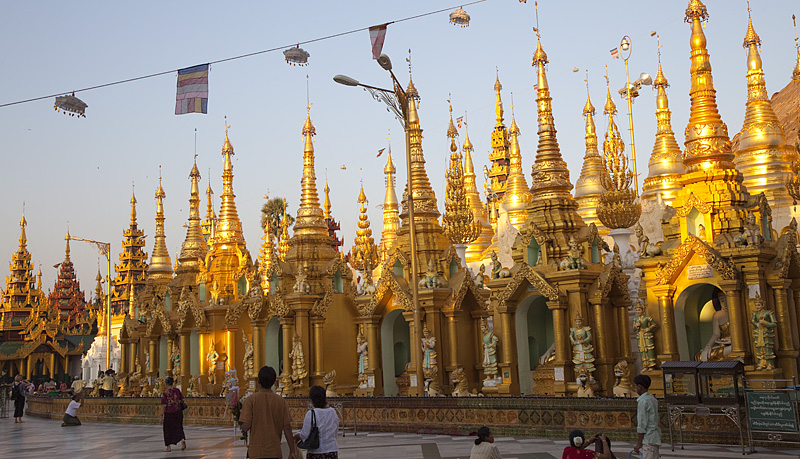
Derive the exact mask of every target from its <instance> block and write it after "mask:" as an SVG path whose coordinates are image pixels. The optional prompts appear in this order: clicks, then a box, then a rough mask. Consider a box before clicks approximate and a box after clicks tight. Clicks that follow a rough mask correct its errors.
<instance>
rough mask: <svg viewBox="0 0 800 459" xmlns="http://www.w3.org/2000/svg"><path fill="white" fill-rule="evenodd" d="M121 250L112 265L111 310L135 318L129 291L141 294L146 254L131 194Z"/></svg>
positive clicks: (142, 232)
mask: <svg viewBox="0 0 800 459" xmlns="http://www.w3.org/2000/svg"><path fill="white" fill-rule="evenodd" d="M122 237H123V239H122V250H121V251H120V253H119V264H114V271H115V272H116V277H115V278H114V280H113V281H112V282H111V308H112V309H113V310H114V312H115V313H116V314H125V313H126V312H127V313H128V315H129V316H131V317H136V311H134V308H133V306H132V305H131V304H130V302H129V299H130V289H131V286H133V288H134V290H136V293H141V292H142V290H143V289H144V284H145V281H146V280H147V270H148V269H149V268H150V266H149V265H148V264H147V252H145V251H144V247H145V240H144V231H143V230H141V229H139V225H138V224H137V223H136V195H135V194H133V193H131V221H130V224H129V226H128V228H127V229H124V230H123V231H122Z"/></svg>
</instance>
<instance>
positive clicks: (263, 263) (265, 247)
mask: <svg viewBox="0 0 800 459" xmlns="http://www.w3.org/2000/svg"><path fill="white" fill-rule="evenodd" d="M271 233H272V231H270V226H269V218H265V219H264V235H263V236H262V237H261V240H262V241H263V242H262V243H261V255H260V256H259V265H258V267H259V270H260V271H261V289H262V290H263V291H264V293H269V278H268V277H267V275H266V273H267V271H269V268H270V267H271V266H272V254H273V253H274V252H275V244H274V243H273V242H272V234H271Z"/></svg>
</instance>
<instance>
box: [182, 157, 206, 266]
mask: <svg viewBox="0 0 800 459" xmlns="http://www.w3.org/2000/svg"><path fill="white" fill-rule="evenodd" d="M189 178H190V179H191V181H192V185H191V188H190V192H189V221H188V223H187V227H186V238H185V239H184V240H183V244H182V245H181V251H180V254H179V255H178V257H177V258H178V259H177V261H178V263H179V266H178V268H177V269H176V273H178V274H179V275H180V274H182V273H183V272H190V273H192V274H193V275H196V274H197V273H199V271H200V268H201V265H202V262H203V260H204V259H205V256H206V253H207V252H208V244H207V243H206V241H205V239H203V228H202V226H201V219H200V178H201V177H200V170H199V169H198V168H197V154H195V155H194V164H193V165H192V170H191V171H190V172H189Z"/></svg>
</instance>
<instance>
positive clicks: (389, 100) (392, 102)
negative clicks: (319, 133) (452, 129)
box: [333, 54, 425, 397]
mask: <svg viewBox="0 0 800 459" xmlns="http://www.w3.org/2000/svg"><path fill="white" fill-rule="evenodd" d="M378 64H379V65H380V66H381V68H383V69H384V70H386V71H388V72H389V75H391V77H392V88H393V89H392V90H389V89H383V88H378V87H375V86H369V85H365V84H362V83H360V82H358V80H355V79H353V78H350V77H346V76H344V75H336V76H335V77H333V81H335V82H337V83H339V84H343V85H345V86H361V87H362V88H364V89H366V90H367V91H368V92H369V93H370V94H371V95H372V97H373V98H374V99H375V100H377V101H381V102H383V103H385V104H386V105H387V106H388V108H389V109H390V110H389V111H390V112H392V113H394V115H395V117H396V118H397V119H398V120H399V121H400V124H402V125H403V130H404V131H405V137H406V172H407V180H408V185H407V188H408V206H407V208H408V230H409V234H408V236H409V241H410V245H411V273H410V275H409V281H410V283H411V301H412V303H413V311H412V312H413V322H414V330H415V335H416V336H415V339H416V344H415V343H413V342H412V343H411V346H410V348H411V350H412V352H413V351H414V349H416V347H415V346H418V347H419V350H418V351H417V352H416V354H417V365H416V368H415V376H416V380H417V385H416V393H417V395H418V396H420V397H421V396H423V395H424V393H425V391H424V385H423V381H424V374H423V371H422V350H421V348H422V345H421V337H422V318H421V317H420V310H419V291H418V286H417V239H416V222H415V218H414V213H415V212H414V183H413V181H412V180H411V131H410V129H411V126H410V123H409V119H408V106H409V104H410V103H411V101H410V100H409V96H408V94H407V93H406V91H405V90H404V89H403V86H402V85H401V84H400V82H399V81H398V80H397V77H396V76H395V75H394V72H392V61H391V60H390V59H389V56H387V55H386V54H381V56H380V57H379V58H378Z"/></svg>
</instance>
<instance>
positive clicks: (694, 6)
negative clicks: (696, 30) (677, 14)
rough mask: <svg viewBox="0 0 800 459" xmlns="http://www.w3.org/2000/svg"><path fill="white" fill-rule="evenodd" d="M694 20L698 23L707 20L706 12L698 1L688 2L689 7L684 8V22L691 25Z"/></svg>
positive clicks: (704, 7)
mask: <svg viewBox="0 0 800 459" xmlns="http://www.w3.org/2000/svg"><path fill="white" fill-rule="evenodd" d="M695 19H697V20H699V21H707V20H708V10H707V9H706V6H705V5H704V4H703V2H701V1H700V0H690V1H689V6H688V7H686V17H685V18H684V21H686V22H689V23H691V22H692V21H694V20H695Z"/></svg>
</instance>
